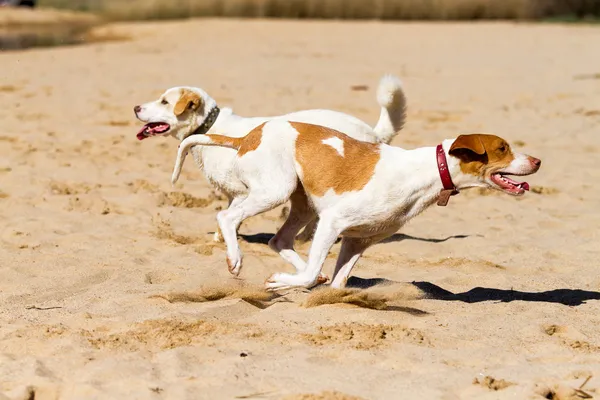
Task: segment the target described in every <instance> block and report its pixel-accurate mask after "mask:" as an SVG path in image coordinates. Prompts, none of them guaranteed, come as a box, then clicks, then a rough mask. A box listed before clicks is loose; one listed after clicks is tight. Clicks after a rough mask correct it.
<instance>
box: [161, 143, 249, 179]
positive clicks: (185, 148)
mask: <svg viewBox="0 0 600 400" xmlns="http://www.w3.org/2000/svg"><path fill="white" fill-rule="evenodd" d="M243 140H244V138H243V137H241V138H234V137H229V136H223V135H192V136H188V137H187V138H185V139H183V141H182V142H181V143H180V144H179V148H178V149H177V159H176V160H175V167H174V169H173V175H171V184H173V185H174V184H175V183H176V182H177V180H178V179H179V175H180V174H181V169H182V168H183V162H184V161H185V157H186V156H187V154H188V153H189V151H190V149H191V148H192V147H194V146H219V147H227V148H230V149H234V150H239V148H240V146H241V145H242V142H243Z"/></svg>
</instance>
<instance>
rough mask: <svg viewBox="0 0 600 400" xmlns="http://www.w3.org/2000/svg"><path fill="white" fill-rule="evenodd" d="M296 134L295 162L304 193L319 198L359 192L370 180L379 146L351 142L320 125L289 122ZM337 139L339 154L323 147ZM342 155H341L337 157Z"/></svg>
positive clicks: (346, 137)
mask: <svg viewBox="0 0 600 400" xmlns="http://www.w3.org/2000/svg"><path fill="white" fill-rule="evenodd" d="M290 125H292V127H294V129H296V131H297V132H298V137H297V138H296V162H298V164H299V165H300V167H301V168H302V185H303V186H304V189H305V191H306V192H307V193H309V194H311V195H314V196H319V197H321V196H323V195H324V194H325V193H326V192H327V191H329V190H330V189H332V190H333V191H334V192H335V193H336V194H342V193H345V192H351V191H356V190H361V189H362V188H364V187H365V185H366V184H367V183H368V182H369V181H370V180H371V178H372V177H373V174H374V173H375V166H376V165H377V163H378V162H379V159H380V154H379V145H378V144H374V143H366V142H361V141H359V140H355V139H352V138H351V137H349V136H346V135H344V134H343V133H340V132H338V131H336V130H333V129H329V128H325V127H323V126H318V125H311V124H305V123H299V122H290ZM332 138H337V139H339V141H340V142H341V144H343V152H340V151H338V150H336V149H335V148H334V147H332V146H330V145H327V144H324V143H323V141H324V140H328V139H332ZM340 153H342V154H340Z"/></svg>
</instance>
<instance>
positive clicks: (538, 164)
mask: <svg viewBox="0 0 600 400" xmlns="http://www.w3.org/2000/svg"><path fill="white" fill-rule="evenodd" d="M531 158H532V160H531V162H532V163H533V165H535V166H536V167H539V166H540V165H542V160H540V159H539V158H534V157H531Z"/></svg>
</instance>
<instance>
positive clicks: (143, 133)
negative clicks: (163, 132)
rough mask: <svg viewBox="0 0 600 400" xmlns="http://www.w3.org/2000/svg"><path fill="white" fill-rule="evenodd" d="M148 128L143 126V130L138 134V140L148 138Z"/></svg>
mask: <svg viewBox="0 0 600 400" xmlns="http://www.w3.org/2000/svg"><path fill="white" fill-rule="evenodd" d="M146 128H147V125H144V126H142V129H140V131H139V132H138V133H137V135H136V137H137V138H138V140H144V139H146V138H147V137H148V136H146Z"/></svg>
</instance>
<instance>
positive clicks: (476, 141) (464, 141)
mask: <svg viewBox="0 0 600 400" xmlns="http://www.w3.org/2000/svg"><path fill="white" fill-rule="evenodd" d="M460 150H467V151H472V152H473V153H475V154H477V155H479V156H482V155H484V154H485V146H484V145H483V142H482V141H481V138H480V137H479V135H477V134H474V135H460V136H459V137H457V138H456V140H455V141H454V143H452V146H450V151H448V153H449V154H451V155H453V156H456V155H457V153H461V151H460Z"/></svg>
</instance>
